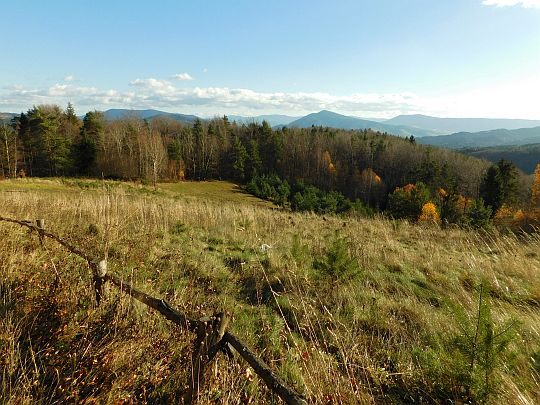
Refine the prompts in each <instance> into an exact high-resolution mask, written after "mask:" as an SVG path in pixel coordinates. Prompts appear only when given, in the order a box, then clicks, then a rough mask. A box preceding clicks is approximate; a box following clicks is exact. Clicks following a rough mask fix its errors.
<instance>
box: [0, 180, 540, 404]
mask: <svg viewBox="0 0 540 405" xmlns="http://www.w3.org/2000/svg"><path fill="white" fill-rule="evenodd" d="M19 183H20V184H23V185H24V186H27V191H26V192H24V194H23V193H17V192H11V193H0V216H2V217H13V218H45V223H46V227H47V230H50V231H51V232H53V233H55V234H58V235H60V236H63V237H65V238H66V239H67V240H68V241H69V242H70V243H73V244H74V245H76V246H82V247H84V250H85V251H88V252H91V253H92V254H93V255H95V256H99V257H103V256H104V255H105V256H106V257H108V263H109V265H110V267H111V269H112V271H114V272H115V273H117V274H119V275H120V276H121V277H123V278H124V279H125V280H129V282H130V283H131V284H132V285H134V286H135V287H136V288H139V289H141V290H143V291H145V292H146V293H148V294H151V295H152V296H155V297H163V298H164V299H166V301H167V302H168V303H169V304H170V305H171V306H172V307H175V308H179V309H181V311H182V312H186V313H188V314H190V315H191V316H193V317H196V316H198V317H200V316H202V315H211V314H213V313H215V312H217V311H220V310H223V311H230V313H231V314H232V317H231V318H232V320H231V323H230V326H229V327H230V328H231V330H232V331H233V332H234V333H235V334H237V335H238V336H240V337H241V338H242V339H243V340H245V341H247V343H248V344H249V346H251V348H253V349H254V350H255V351H256V352H257V353H258V354H259V355H260V356H261V357H262V358H263V359H264V360H265V362H266V363H267V364H269V365H270V366H271V368H272V369H273V370H274V372H275V373H276V374H277V375H279V376H281V377H282V378H283V379H284V380H285V382H286V383H287V384H289V385H291V386H293V387H294V388H295V389H296V390H298V391H300V392H301V393H302V394H303V395H305V397H306V398H307V400H308V403H328V402H329V398H331V399H338V400H339V402H340V403H359V402H360V403H381V404H382V403H384V404H397V403H433V404H436V403H445V402H448V403H449V402H452V403H465V402H485V403H495V402H496V403H497V404H518V403H519V404H523V403H531V404H532V403H539V401H540V383H539V381H540V378H539V377H540V369H539V367H538V364H537V362H538V359H539V358H540V347H539V346H538V341H539V339H540V335H539V330H540V310H539V302H540V281H539V279H538V272H540V261H539V259H538V252H539V251H540V240H539V239H538V237H535V236H532V237H527V236H525V235H523V236H522V237H521V238H515V237H513V236H502V235H485V234H484V235H479V234H476V233H473V232H470V231H466V230H460V229H456V228H448V229H441V228H439V227H437V226H428V225H425V226H416V225H412V224H409V223H407V222H399V221H390V220H385V219H383V218H381V217H377V218H374V219H369V218H347V217H338V216H325V217H321V216H314V215H312V214H305V215H303V214H296V213H291V212H287V211H278V210H272V209H269V208H266V207H263V206H257V205H253V204H251V203H250V202H249V201H248V200H246V201H245V202H244V203H242V202H239V201H236V200H235V201H231V202H228V201H224V199H223V198H224V197H223V193H222V192H221V187H218V189H212V187H209V189H207V190H206V191H208V192H210V193H212V192H218V193H220V195H219V196H216V198H215V199H214V198H205V197H204V195H205V187H206V185H210V183H202V184H200V187H201V190H198V191H196V194H194V195H191V194H190V191H189V190H192V191H194V190H195V186H197V185H199V184H198V183H193V184H190V185H189V187H188V188H184V189H182V190H181V192H179V193H177V194H171V193H173V192H174V190H173V189H169V190H168V191H167V192H165V193H163V192H162V191H161V190H160V189H159V187H158V190H153V189H152V188H146V187H142V186H140V185H136V184H125V183H119V182H108V183H106V184H104V183H102V182H101V181H93V182H87V181H84V180H75V181H73V183H66V182H65V181H64V182H61V181H56V187H57V188H56V189H55V191H54V193H55V194H54V198H50V196H51V191H50V190H48V189H47V187H46V186H47V185H50V184H51V181H50V180H49V181H47V182H45V183H41V181H40V180H32V179H24V180H10V181H7V182H5V183H4V182H2V183H1V184H2V185H4V184H8V185H14V184H19ZM212 186H213V185H212ZM62 187H63V188H64V190H62V189H61V188H62ZM210 189H211V190H213V191H210ZM231 189H232V187H231ZM0 238H1V240H2V243H3V246H4V247H5V248H3V249H0V262H2V263H8V264H9V265H7V266H3V267H2V279H1V283H0V287H1V290H0V291H1V293H2V300H0V313H1V314H2V316H1V317H0V339H1V342H2V344H1V345H0V359H1V360H0V368H1V369H2V371H1V372H2V373H3V374H2V375H4V376H5V375H9V376H10V378H9V384H1V385H0V401H1V402H6V403H13V404H15V403H51V402H55V403H74V402H78V403H82V402H86V403H113V402H118V403H119V402H122V403H128V402H129V403H133V402H135V403H179V402H181V401H182V395H183V394H184V393H185V391H186V386H187V384H188V383H189V381H190V379H191V378H192V376H191V373H190V367H189V364H190V361H191V354H192V350H191V348H192V347H193V342H194V339H195V337H194V336H192V335H191V334H189V333H185V332H182V331H181V330H179V329H178V328H177V327H175V326H174V325H172V324H171V323H169V322H168V321H166V320H165V319H164V318H162V317H160V316H159V315H158V314H157V313H156V312H155V311H148V310H147V309H146V308H145V307H143V306H141V305H140V304H138V303H136V302H134V301H133V300H131V299H129V298H127V297H126V296H125V295H123V294H120V293H119V292H118V291H117V290H112V289H111V290H109V292H108V294H109V295H108V297H107V299H106V300H105V301H104V302H102V304H101V305H100V306H96V305H95V301H94V293H93V289H92V287H91V286H92V275H91V273H90V272H89V270H88V267H87V265H86V263H84V262H83V261H81V260H79V259H78V258H77V257H76V256H75V255H72V254H70V253H69V252H66V251H65V250H64V249H63V248H62V247H61V246H59V245H58V244H56V243H54V241H50V240H46V241H45V242H44V245H45V247H46V248H45V247H43V246H42V245H41V244H40V242H39V239H38V238H37V237H36V236H35V235H32V234H29V233H28V232H26V231H25V230H23V229H20V228H19V227H18V226H15V225H13V224H9V223H5V222H1V223H0ZM104 242H105V243H104ZM263 243H266V244H268V245H269V246H270V248H269V249H267V250H266V252H263V251H262V249H261V245H262V244H263ZM480 283H483V284H482V285H483V290H482V291H483V295H482V306H481V311H480V313H481V314H483V315H482V316H483V317H482V318H481V319H482V322H477V318H476V317H477V314H478V313H479V311H478V308H479V296H480V293H479V291H480V290H479V288H478V286H479V285H480ZM512 319H514V320H515V322H514V321H512ZM478 325H479V326H478ZM477 327H480V328H481V329H480V330H479V333H477V334H475V328H477ZM490 331H491V332H493V333H492V334H491V335H490V334H489V332H490ZM511 332H515V333H516V334H512V333H511ZM465 333H466V334H465ZM474 336H477V340H475V341H473V340H468V338H467V337H470V338H471V339H472V337H474ZM501 337H502V338H504V339H505V342H506V341H507V342H508V346H504V345H499V343H501ZM491 338H493V339H495V341H492V340H491ZM475 339H476V338H475ZM490 342H491V343H490ZM484 347H485V348H487V349H486V350H488V354H489V356H492V357H490V358H489V359H490V361H491V360H493V362H490V363H489V368H487V369H485V368H484V366H483V364H485V363H480V362H479V364H477V366H476V367H474V368H473V369H472V370H470V369H469V368H468V366H469V365H470V363H469V361H470V352H471V351H472V352H473V353H475V355H478V356H480V355H481V354H482V353H485V352H484V351H483V350H484ZM471 348H473V349H472V350H471ZM475 348H477V350H478V351H475ZM28 356H30V357H28ZM218 357H219V359H218V361H219V366H218V367H217V370H218V372H217V373H213V372H211V370H209V373H208V378H207V379H206V382H205V384H204V386H203V387H202V388H203V389H202V391H201V398H200V402H202V403H207V402H208V403H210V402H211V403H215V402H223V403H226V402H228V400H229V399H231V398H246V400H245V402H250V403H257V404H266V403H276V397H275V396H274V395H272V394H271V393H270V392H269V390H268V389H267V388H266V387H265V386H264V384H263V383H262V382H261V380H260V379H258V378H257V377H255V378H254V377H253V370H252V369H250V368H249V367H248V366H247V365H246V364H245V363H243V362H242V361H241V359H239V358H233V359H230V360H229V359H227V358H225V357H224V356H223V355H222V354H219V355H218ZM25 359H27V360H28V361H24V360H25ZM464 370H465V371H464ZM467 370H470V371H467ZM486 370H487V371H488V372H487V373H486V372H485V371H486ZM464 372H465V373H466V376H467V378H466V379H464V377H463V376H464V374H463V373H464ZM8 373H9V374H8ZM8 399H9V401H8Z"/></svg>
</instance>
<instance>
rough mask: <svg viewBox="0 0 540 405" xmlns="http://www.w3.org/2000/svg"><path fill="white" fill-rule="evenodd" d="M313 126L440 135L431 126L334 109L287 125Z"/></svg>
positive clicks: (414, 134) (403, 134)
mask: <svg viewBox="0 0 540 405" xmlns="http://www.w3.org/2000/svg"><path fill="white" fill-rule="evenodd" d="M311 126H323V127H331V128H341V129H368V128H371V129H373V130H375V131H380V132H388V133H389V134H393V135H399V136H411V135H413V136H415V137H422V136H435V135H440V133H439V132H437V131H432V130H431V129H429V128H413V127H408V126H406V125H389V124H387V123H386V121H385V122H377V121H370V120H364V119H361V118H357V117H350V116H347V115H341V114H337V113H335V112H332V111H327V110H323V111H320V112H318V113H313V114H308V115H306V116H305V117H302V118H299V119H297V120H295V121H292V122H290V123H289V124H288V125H287V127H290V128H310V127H311Z"/></svg>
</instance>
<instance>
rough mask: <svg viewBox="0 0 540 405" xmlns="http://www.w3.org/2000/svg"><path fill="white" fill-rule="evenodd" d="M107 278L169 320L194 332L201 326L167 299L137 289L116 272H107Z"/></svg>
mask: <svg viewBox="0 0 540 405" xmlns="http://www.w3.org/2000/svg"><path fill="white" fill-rule="evenodd" d="M105 280H107V281H110V282H111V283H113V284H114V285H116V286H117V287H118V288H120V290H122V291H124V292H125V293H127V294H129V295H131V296H132V297H133V298H135V299H136V300H138V301H140V302H142V303H143V304H146V305H147V306H149V307H150V308H154V309H155V310H156V311H158V312H159V313H160V314H161V315H163V316H164V317H165V318H167V319H168V320H169V321H171V322H173V323H175V324H177V325H179V326H181V327H182V328H184V329H188V330H190V331H192V332H196V331H197V329H198V328H199V321H197V320H195V319H191V318H189V317H188V316H186V315H184V314H182V313H181V312H178V311H177V310H175V309H174V308H172V307H171V306H170V305H169V304H168V303H167V301H165V300H160V299H157V298H154V297H152V296H150V295H148V294H146V293H143V292H142V291H139V290H137V289H136V288H134V287H132V286H131V285H130V284H129V283H127V282H125V281H123V280H122V279H121V278H120V277H118V276H116V275H115V274H111V273H107V275H106V276H105Z"/></svg>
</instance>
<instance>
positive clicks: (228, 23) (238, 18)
mask: <svg viewBox="0 0 540 405" xmlns="http://www.w3.org/2000/svg"><path fill="white" fill-rule="evenodd" d="M0 9H1V10H2V16H3V17H2V22H1V23H0V49H1V53H0V111H2V112H21V111H26V110H28V109H29V108H32V106H34V105H38V104H58V105H60V106H66V105H67V103H68V102H71V103H72V104H73V105H74V106H75V109H76V111H77V113H79V114H84V113H85V112H86V111H89V110H94V109H97V110H106V109H109V108H128V109H147V108H155V109H159V110H163V111H169V112H179V113H186V114H196V115H199V116H204V117H209V116H216V115H223V114H229V115H232V114H238V115H246V116H254V115H260V114H287V115H293V116H300V115H304V114H307V113H311V112H317V111H320V110H323V109H327V110H332V111H335V112H338V113H342V114H346V115H352V116H359V117H364V118H390V117H393V116H396V115H399V114H416V113H419V114H427V115H434V116H440V117H485V118H527V119H540V101H539V100H540V0H333V1H330V0H328V1H322V0H295V1H291V0H266V1H263V0H259V1H258V0H251V1H245V0H234V1H233V0H230V1H225V0H222V1H218V0H198V1H195V0H183V1H179V0H176V1H174V0H170V1H159V0H155V1H139V0H130V1H123V0H108V1H102V0H94V1H92V2H88V1H83V0H70V1H60V0H48V1H43V0H25V1H18V0H0Z"/></svg>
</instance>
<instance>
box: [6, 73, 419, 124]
mask: <svg viewBox="0 0 540 405" xmlns="http://www.w3.org/2000/svg"><path fill="white" fill-rule="evenodd" d="M68 101H70V102H72V103H73V104H74V105H75V106H76V107H77V108H78V109H81V108H83V109H93V108H97V109H108V108H118V107H120V108H134V109H144V108H156V109H164V110H167V111H178V112H185V113H195V114H201V115H214V114H222V113H228V114H252V115H254V114H262V113H286V114H293V113H294V114H304V113H308V112H313V111H319V110H322V109H328V110H333V111H338V112H343V113H348V114H354V115H361V116H366V117H390V116H393V115H398V114H402V113H415V112H423V111H424V108H422V104H423V101H422V100H421V99H420V98H419V97H418V96H417V95H415V94H412V93H392V94H378V93H355V94H351V95H346V96H337V95H332V94H329V93H322V92H295V93H288V92H258V91H255V90H251V89H241V88H239V89H234V88H227V87H191V88H186V87H179V86H176V85H174V84H173V83H172V82H171V81H169V80H163V79H156V78H145V79H141V78H137V79H135V80H132V81H131V82H129V86H128V90H127V91H118V90H114V89H110V90H102V89H98V88H96V87H86V86H77V85H76V84H73V83H71V82H67V83H56V84H54V85H52V86H50V87H47V88H41V89H30V88H27V87H24V86H10V87H5V88H4V89H2V90H0V111H8V110H13V109H14V108H15V109H16V110H15V111H17V110H24V109H27V108H30V107H31V106H32V105H36V104H60V105H65V104H67V102H68Z"/></svg>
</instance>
